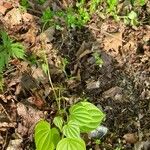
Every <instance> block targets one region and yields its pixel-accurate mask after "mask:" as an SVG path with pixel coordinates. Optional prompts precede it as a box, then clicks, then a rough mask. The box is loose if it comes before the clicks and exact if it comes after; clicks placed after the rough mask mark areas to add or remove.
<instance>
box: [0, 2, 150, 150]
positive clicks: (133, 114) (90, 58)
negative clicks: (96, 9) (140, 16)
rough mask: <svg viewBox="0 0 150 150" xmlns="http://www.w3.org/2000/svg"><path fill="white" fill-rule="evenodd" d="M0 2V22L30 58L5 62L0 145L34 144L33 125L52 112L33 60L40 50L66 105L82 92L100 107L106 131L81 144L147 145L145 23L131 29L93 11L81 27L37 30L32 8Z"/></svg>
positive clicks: (13, 148)
mask: <svg viewBox="0 0 150 150" xmlns="http://www.w3.org/2000/svg"><path fill="white" fill-rule="evenodd" d="M1 1H2V2H0V21H1V28H5V30H6V31H7V33H8V34H9V36H10V37H12V38H13V39H15V40H17V41H20V42H22V43H23V44H24V45H25V47H26V55H27V57H28V58H29V59H28V60H27V61H19V60H16V59H13V60H11V61H10V63H9V66H8V68H7V70H5V72H4V89H3V92H1V94H0V149H2V150H5V149H6V150H31V149H35V148H34V142H33V141H34V140H33V131H34V125H35V123H36V122H37V121H38V120H40V118H45V119H47V120H51V118H53V116H54V115H55V107H56V103H55V101H54V97H53V90H52V89H51V87H50V84H49V80H48V77H47V76H46V75H45V74H44V73H43V70H42V69H41V67H39V66H40V65H39V66H38V65H37V64H38V63H39V64H40V56H41V51H43V49H44V50H45V53H46V55H47V58H48V63H49V66H50V75H51V79H52V82H53V86H54V88H56V92H58V93H60V95H61V98H62V99H64V101H66V103H67V104H66V105H71V104H73V103H75V102H76V101H78V100H79V99H82V98H87V99H89V101H90V102H92V103H93V104H95V105H96V106H98V107H101V108H102V110H103V111H104V112H105V113H106V120H105V121H104V122H103V123H102V124H103V126H105V127H107V128H108V133H107V134H106V135H105V136H104V137H103V138H102V139H101V144H99V145H97V144H95V142H94V141H92V140H88V142H87V150H88V149H90V148H92V149H93V150H115V149H116V150H120V149H122V150H133V149H134V150H142V148H143V149H144V150H150V23H147V24H142V25H139V26H138V27H136V28H132V27H129V26H126V25H125V24H124V23H123V22H121V21H119V22H117V21H115V20H114V19H111V18H108V19H105V20H102V19H100V17H99V16H97V15H93V17H92V18H91V20H90V22H88V24H87V25H86V26H84V27H82V28H80V29H78V28H74V29H71V28H70V29H66V28H65V27H64V28H63V29H62V30H56V29H55V28H54V27H49V28H48V29H47V30H45V31H42V26H41V23H40V18H39V16H38V15H39V14H38V11H37V12H36V9H31V10H29V11H27V12H26V11H22V10H21V9H19V8H18V1H17V0H16V1H14V2H9V3H5V4H4V2H5V0H1ZM53 3H54V4H55V5H57V2H53ZM54 4H53V5H54ZM58 7H59V6H58ZM143 13H144V12H143ZM41 31H42V32H41ZM33 54H34V55H33ZM96 54H98V55H99V56H101V57H100V59H101V62H102V64H98V63H97V62H96V59H95V55H96ZM34 56H35V57H34ZM64 58H66V59H67V60H68V61H67V62H66V64H62V62H64V60H65V59H64ZM29 60H30V61H29ZM35 61H37V62H38V63H36V65H35V63H34V62H35ZM117 148H118V149H117ZM119 148H120V149H119Z"/></svg>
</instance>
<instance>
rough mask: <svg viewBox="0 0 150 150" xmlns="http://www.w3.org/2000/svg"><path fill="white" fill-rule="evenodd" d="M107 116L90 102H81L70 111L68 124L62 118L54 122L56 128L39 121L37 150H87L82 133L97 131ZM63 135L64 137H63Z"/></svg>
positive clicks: (36, 135)
mask: <svg viewBox="0 0 150 150" xmlns="http://www.w3.org/2000/svg"><path fill="white" fill-rule="evenodd" d="M104 117H105V115H104V113H103V112H102V111H100V110H99V109H98V108H97V107H96V106H95V105H93V104H91V103H89V102H79V103H77V104H75V105H73V106H71V107H70V109H69V115H68V116H67V118H68V119H67V122H65V121H64V118H63V117H61V116H56V117H55V118H54V120H53V123H54V125H55V126H56V127H57V128H56V127H54V128H52V129H51V126H50V124H49V123H48V122H46V121H44V120H42V121H39V122H38V123H37V125H36V127H35V134H34V138H35V143H36V149H37V150H43V149H44V150H54V149H56V150H79V149H80V150H85V149H86V146H85V142H84V141H83V140H82V138H81V136H80V133H88V132H90V131H92V130H94V129H96V128H97V127H98V126H99V125H100V123H101V122H102V120H103V119H104ZM61 135H62V136H61Z"/></svg>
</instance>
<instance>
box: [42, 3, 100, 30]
mask: <svg viewBox="0 0 150 150" xmlns="http://www.w3.org/2000/svg"><path fill="white" fill-rule="evenodd" d="M100 2H101V0H90V3H89V6H87V3H86V1H85V0H81V1H77V3H76V7H74V8H73V7H69V8H67V9H66V10H63V11H62V10H61V11H57V12H54V11H52V10H50V8H48V9H47V10H45V11H43V13H42V17H41V19H42V22H43V23H44V24H49V25H54V26H56V27H58V25H59V26H60V25H61V24H62V22H61V21H62V20H64V21H65V24H66V25H67V27H72V28H74V27H81V26H83V25H85V24H86V23H87V22H88V21H89V20H90V18H91V15H92V14H93V13H94V12H95V11H96V9H97V6H98V5H99V3H100Z"/></svg>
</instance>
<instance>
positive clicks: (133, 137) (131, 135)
mask: <svg viewBox="0 0 150 150" xmlns="http://www.w3.org/2000/svg"><path fill="white" fill-rule="evenodd" d="M123 138H124V139H125V141H126V142H127V143H130V144H134V143H136V142H137V141H138V138H137V136H136V134H134V133H127V134H125V135H124V136H123Z"/></svg>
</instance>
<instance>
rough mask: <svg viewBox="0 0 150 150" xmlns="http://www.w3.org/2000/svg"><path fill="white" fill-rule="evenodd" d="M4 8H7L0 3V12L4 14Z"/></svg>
mask: <svg viewBox="0 0 150 150" xmlns="http://www.w3.org/2000/svg"><path fill="white" fill-rule="evenodd" d="M6 10H7V8H6V7H4V6H1V5H0V14H2V15H4V14H5V12H6Z"/></svg>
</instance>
